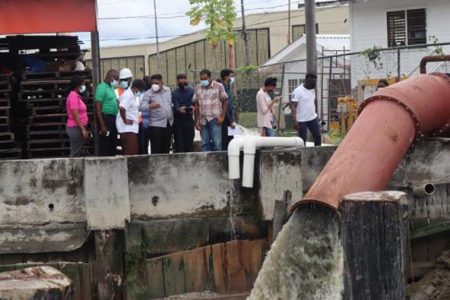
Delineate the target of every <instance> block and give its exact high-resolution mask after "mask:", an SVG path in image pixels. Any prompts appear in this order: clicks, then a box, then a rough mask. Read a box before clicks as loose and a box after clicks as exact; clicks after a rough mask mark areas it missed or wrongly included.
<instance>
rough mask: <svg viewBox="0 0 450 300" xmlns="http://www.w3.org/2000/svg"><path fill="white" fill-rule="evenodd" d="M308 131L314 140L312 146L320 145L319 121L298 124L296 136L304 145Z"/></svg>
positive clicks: (316, 119)
mask: <svg viewBox="0 0 450 300" xmlns="http://www.w3.org/2000/svg"><path fill="white" fill-rule="evenodd" d="M308 129H309V131H310V132H311V134H312V136H313V139H314V146H320V145H322V137H321V135H320V124H319V119H318V118H315V119H314V120H311V121H308V122H298V136H299V137H300V138H301V139H302V140H303V141H304V142H305V143H306V140H307V138H308Z"/></svg>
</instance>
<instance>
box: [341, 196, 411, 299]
mask: <svg viewBox="0 0 450 300" xmlns="http://www.w3.org/2000/svg"><path fill="white" fill-rule="evenodd" d="M340 211H341V213H342V219H341V220H342V243H343V248H344V253H345V258H344V266H345V272H344V299H379V300H395V299H405V266H406V241H407V236H408V221H407V214H408V202H407V195H406V194H405V193H403V192H376V193H374V192H364V193H357V194H352V195H348V196H345V197H344V198H343V200H342V202H341V205H340Z"/></svg>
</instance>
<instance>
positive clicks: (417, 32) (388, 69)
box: [340, 0, 450, 87]
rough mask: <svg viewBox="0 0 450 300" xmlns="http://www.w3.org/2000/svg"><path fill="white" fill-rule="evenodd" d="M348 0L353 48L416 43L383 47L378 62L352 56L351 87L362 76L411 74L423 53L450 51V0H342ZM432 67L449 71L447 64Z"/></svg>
mask: <svg viewBox="0 0 450 300" xmlns="http://www.w3.org/2000/svg"><path fill="white" fill-rule="evenodd" d="M340 2H342V3H349V10H350V11H349V17H350V26H351V48H352V51H364V50H365V49H369V48H374V47H376V48H391V47H393V48H394V47H416V48H410V49H402V50H401V52H400V63H398V56H399V55H398V52H397V51H396V50H392V51H381V54H380V58H377V59H378V62H379V63H378V65H377V63H371V62H369V63H368V62H367V58H366V57H361V56H356V55H355V56H353V57H352V87H355V86H356V84H357V81H358V80H359V79H363V78H367V77H370V78H385V77H395V76H398V75H399V74H400V75H401V76H411V75H414V74H417V73H418V71H419V68H418V67H419V62H420V59H421V58H422V57H423V56H426V55H432V54H435V53H436V52H438V53H439V52H444V53H446V54H447V53H450V46H442V48H440V47H439V46H437V45H430V46H427V47H425V46H423V47H421V45H425V44H436V43H447V42H448V43H450V30H449V28H450V26H449V16H450V1H449V0H342V1H340ZM430 70H431V71H443V72H449V71H450V68H447V64H442V63H441V64H435V65H432V66H430Z"/></svg>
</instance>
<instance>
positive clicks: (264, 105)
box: [256, 77, 280, 136]
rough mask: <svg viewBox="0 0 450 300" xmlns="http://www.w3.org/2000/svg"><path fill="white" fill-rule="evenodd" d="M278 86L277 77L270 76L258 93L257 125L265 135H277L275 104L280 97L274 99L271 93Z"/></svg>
mask: <svg viewBox="0 0 450 300" xmlns="http://www.w3.org/2000/svg"><path fill="white" fill-rule="evenodd" d="M276 87H277V79H276V78H274V77H269V78H267V79H266V80H265V81H264V86H263V87H262V88H261V89H260V90H259V92H258V93H257V94H256V108H257V115H256V117H257V123H258V124H257V125H258V128H261V134H262V135H263V136H275V130H274V129H273V126H272V122H273V120H274V119H273V110H272V108H273V106H274V105H275V104H276V103H277V102H279V101H280V97H275V99H273V100H272V98H270V95H269V93H270V92H272V91H273V90H275V88H276Z"/></svg>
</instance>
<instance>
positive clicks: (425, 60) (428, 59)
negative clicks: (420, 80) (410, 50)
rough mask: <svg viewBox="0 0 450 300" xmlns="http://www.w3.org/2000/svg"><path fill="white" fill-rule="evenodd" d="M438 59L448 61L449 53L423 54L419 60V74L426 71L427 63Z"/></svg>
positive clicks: (449, 58)
mask: <svg viewBox="0 0 450 300" xmlns="http://www.w3.org/2000/svg"><path fill="white" fill-rule="evenodd" d="M440 61H450V55H436V56H425V57H424V58H422V60H421V61H420V74H426V73H427V63H429V62H440Z"/></svg>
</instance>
